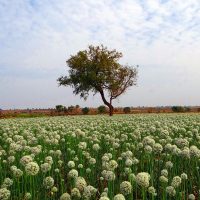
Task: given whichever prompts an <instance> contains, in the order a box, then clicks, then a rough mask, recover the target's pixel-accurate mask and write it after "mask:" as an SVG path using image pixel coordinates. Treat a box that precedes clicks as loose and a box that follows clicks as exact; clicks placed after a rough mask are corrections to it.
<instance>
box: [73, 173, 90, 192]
mask: <svg viewBox="0 0 200 200" xmlns="http://www.w3.org/2000/svg"><path fill="white" fill-rule="evenodd" d="M86 186H87V183H86V181H85V179H84V178H83V177H81V176H79V177H77V178H76V179H75V187H76V188H78V189H79V191H80V192H83V190H84V188H85V187H86Z"/></svg>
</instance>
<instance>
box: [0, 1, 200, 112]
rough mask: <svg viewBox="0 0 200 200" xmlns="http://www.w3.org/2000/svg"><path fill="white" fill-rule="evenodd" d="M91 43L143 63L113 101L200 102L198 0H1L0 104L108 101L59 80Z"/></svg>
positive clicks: (128, 60) (125, 61) (43, 105)
mask: <svg viewBox="0 0 200 200" xmlns="http://www.w3.org/2000/svg"><path fill="white" fill-rule="evenodd" d="M90 44H92V45H100V44H104V45H105V46H107V47H108V48H109V49H116V50H118V51H120V52H122V53H123V58H122V59H121V61H120V63H122V64H129V65H132V66H136V65H139V70H138V71H139V73H138V81H137V86H134V87H132V88H130V89H128V91H127V92H126V93H125V94H123V95H122V96H120V97H119V99H117V100H115V102H114V106H170V105H187V106H195V105H200V92H199V88H200V1H199V0H185V1H183V0H76V1H74V0H56V1H55V0H42V1H41V0H0V108H2V109H16V108H49V107H55V105H58V104H62V105H66V106H70V105H76V104H79V105H80V106H90V107H94V106H99V105H102V104H103V103H102V101H101V98H100V95H98V94H97V95H95V96H93V95H92V94H91V95H90V97H89V98H88V100H87V101H84V100H83V99H80V98H79V96H74V95H73V93H72V91H73V90H72V88H70V87H58V83H57V81H56V80H57V79H58V77H60V76H61V75H66V74H67V71H68V67H67V65H66V60H67V59H68V58H69V56H70V55H74V54H76V53H77V52H78V51H79V50H84V49H86V48H87V47H88V45H90Z"/></svg>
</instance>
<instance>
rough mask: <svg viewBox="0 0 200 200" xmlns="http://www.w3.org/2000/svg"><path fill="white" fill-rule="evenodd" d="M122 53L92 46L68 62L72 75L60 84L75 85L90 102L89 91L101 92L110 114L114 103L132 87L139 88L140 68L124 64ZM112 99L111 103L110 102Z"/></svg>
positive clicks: (82, 96)
mask: <svg viewBox="0 0 200 200" xmlns="http://www.w3.org/2000/svg"><path fill="white" fill-rule="evenodd" d="M121 57H122V53H121V52H117V51H116V50H115V49H114V50H108V48H107V47H104V46H103V45H101V46H96V47H95V46H92V45H90V46H89V48H88V49H87V50H84V51H79V52H78V53H77V54H76V55H72V56H70V58H69V59H68V60H67V61H66V62H67V65H68V67H69V75H67V76H61V77H60V78H58V82H59V85H64V86H71V87H72V88H73V89H74V90H73V93H74V94H75V95H78V94H80V97H81V98H84V99H85V100H86V99H87V97H88V95H89V92H93V93H94V95H95V94H96V93H100V95H101V98H102V100H103V102H104V104H105V105H106V106H108V107H109V111H110V115H112V114H113V106H112V100H113V99H116V98H117V97H119V96H120V95H121V94H123V93H124V92H125V91H126V90H127V88H128V87H130V86H133V85H136V80H137V67H131V66H128V65H121V64H120V63H119V59H120V58H121ZM106 95H107V96H108V100H107V99H106Z"/></svg>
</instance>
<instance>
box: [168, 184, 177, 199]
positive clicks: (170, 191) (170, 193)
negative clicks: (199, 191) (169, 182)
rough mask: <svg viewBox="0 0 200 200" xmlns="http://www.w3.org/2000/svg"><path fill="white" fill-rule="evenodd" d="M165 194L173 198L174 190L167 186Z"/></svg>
mask: <svg viewBox="0 0 200 200" xmlns="http://www.w3.org/2000/svg"><path fill="white" fill-rule="evenodd" d="M166 193H167V194H169V196H171V197H173V196H175V195H176V190H175V189H174V187H173V186H167V187H166Z"/></svg>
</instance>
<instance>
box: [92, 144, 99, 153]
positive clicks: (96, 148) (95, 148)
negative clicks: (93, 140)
mask: <svg viewBox="0 0 200 200" xmlns="http://www.w3.org/2000/svg"><path fill="white" fill-rule="evenodd" d="M92 149H93V150H94V151H98V150H99V149H100V146H99V144H93V146H92Z"/></svg>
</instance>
